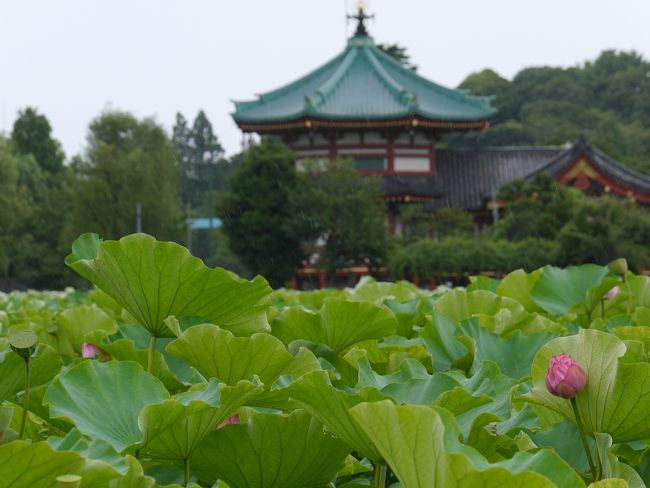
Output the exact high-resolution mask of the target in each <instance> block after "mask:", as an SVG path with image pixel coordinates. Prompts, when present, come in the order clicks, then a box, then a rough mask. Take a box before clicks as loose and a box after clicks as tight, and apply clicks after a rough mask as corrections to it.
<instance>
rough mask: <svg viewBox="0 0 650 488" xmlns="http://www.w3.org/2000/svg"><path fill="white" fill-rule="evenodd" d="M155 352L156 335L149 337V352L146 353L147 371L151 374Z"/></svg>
mask: <svg viewBox="0 0 650 488" xmlns="http://www.w3.org/2000/svg"><path fill="white" fill-rule="evenodd" d="M155 352H156V336H153V335H152V336H151V339H149V354H148V355H147V373H151V374H153V359H154V353H155Z"/></svg>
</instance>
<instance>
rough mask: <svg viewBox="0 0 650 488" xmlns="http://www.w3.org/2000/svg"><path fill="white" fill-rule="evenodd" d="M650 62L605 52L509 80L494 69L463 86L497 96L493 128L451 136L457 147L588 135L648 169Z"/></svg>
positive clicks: (633, 54)
mask: <svg viewBox="0 0 650 488" xmlns="http://www.w3.org/2000/svg"><path fill="white" fill-rule="evenodd" d="M649 73H650V62H649V61H647V60H646V59H644V58H643V57H642V56H641V55H640V54H639V53H636V52H634V51H630V52H620V51H611V50H610V51H603V53H601V55H600V56H599V57H598V58H597V59H596V60H595V61H590V62H586V63H585V64H583V65H579V66H574V67H570V68H556V67H549V66H541V67H530V68H525V69H522V70H521V71H520V72H519V73H517V74H516V75H515V77H514V78H513V79H512V81H508V80H506V79H505V78H503V77H502V76H500V75H499V74H498V73H496V72H495V71H493V70H491V69H486V70H483V71H481V72H479V73H473V74H471V75H469V76H468V77H467V78H466V79H465V80H464V81H463V82H462V83H461V84H460V86H459V88H464V89H469V90H470V91H471V92H472V94H474V95H493V96H495V99H494V100H493V105H494V106H495V107H496V108H497V109H498V112H497V114H496V115H495V116H494V117H493V119H492V121H491V122H492V126H491V127H490V129H488V130H486V131H481V132H471V133H467V134H454V135H451V136H448V137H447V139H446V143H447V144H448V145H449V146H452V147H468V146H469V147H475V146H490V145H503V146H510V145H561V144H564V143H566V142H569V141H573V140H575V139H577V138H578V137H579V136H580V135H585V136H586V137H587V139H588V140H589V141H590V142H591V143H593V144H595V145H596V146H598V147H600V148H601V149H603V150H604V151H606V152H607V153H608V154H610V155H611V156H613V157H614V158H616V159H618V160H620V161H622V162H624V163H625V164H627V165H629V166H630V167H632V168H633V169H636V170H638V171H641V172H644V173H646V174H650V75H649Z"/></svg>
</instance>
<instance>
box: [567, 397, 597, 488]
mask: <svg viewBox="0 0 650 488" xmlns="http://www.w3.org/2000/svg"><path fill="white" fill-rule="evenodd" d="M571 406H572V407H573V413H574V415H575V417H576V424H577V425H578V432H580V440H581V441H582V447H584V449H585V453H586V454H587V461H588V462H589V469H591V475H592V476H593V478H594V482H595V481H600V474H599V472H598V471H596V467H595V465H594V459H593V458H592V457H591V449H589V444H588V443H587V436H586V435H585V431H584V428H583V427H582V417H581V416H580V410H578V404H577V402H576V399H575V397H573V398H572V399H571ZM596 457H598V456H597V455H596ZM598 464H600V459H598Z"/></svg>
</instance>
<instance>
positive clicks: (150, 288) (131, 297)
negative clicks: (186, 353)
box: [65, 234, 271, 337]
mask: <svg viewBox="0 0 650 488" xmlns="http://www.w3.org/2000/svg"><path fill="white" fill-rule="evenodd" d="M65 262H66V264H67V265H68V266H70V267H71V268H72V269H73V270H75V271H76V272H77V273H79V274H80V275H81V276H83V277H84V278H86V279H87V280H89V281H91V282H92V283H93V284H94V285H95V286H97V287H98V288H99V289H101V290H103V291H104V292H106V293H107V294H108V295H110V296H111V297H112V298H113V299H115V301H117V302H118V303H119V304H120V305H121V306H122V307H124V308H125V309H126V310H127V311H128V312H129V313H130V314H131V315H133V317H135V318H136V319H137V320H138V321H139V322H140V323H141V324H142V325H144V327H145V328H146V329H147V330H148V331H149V332H150V333H151V334H152V335H154V336H157V337H171V336H173V334H172V332H171V331H170V330H169V328H168V327H167V326H166V325H165V324H164V323H163V321H164V320H165V319H166V318H167V317H169V316H170V315H172V316H175V317H190V316H196V317H202V318H204V319H206V320H207V321H209V322H212V323H215V324H218V325H220V326H221V327H224V328H227V329H229V330H231V331H233V332H234V333H236V334H239V335H246V334H250V333H252V332H255V331H258V330H264V329H268V324H267V321H266V315H265V312H266V309H267V308H268V307H269V305H270V299H269V297H268V294H269V293H270V292H271V288H270V287H269V284H268V283H267V281H266V280H265V279H264V278H261V277H256V278H255V279H254V280H253V281H246V280H244V279H241V278H239V277H237V276H236V275H235V274H233V273H231V272H229V271H226V270H224V269H221V268H217V269H211V268H209V267H207V266H205V264H203V262H202V261H201V260H200V259H198V258H196V257H194V256H192V255H191V254H190V253H189V251H188V250H187V249H185V248H184V247H183V246H180V245H178V244H176V243H173V242H160V241H157V240H156V239H154V238H153V237H151V236H149V235H146V234H133V235H130V236H126V237H123V238H122V239H120V240H119V241H103V242H102V241H101V240H100V239H99V237H98V236H97V235H96V234H84V235H82V236H81V237H79V238H78V239H77V240H76V241H75V242H74V243H73V244H72V254H70V255H69V256H68V257H67V258H66V259H65Z"/></svg>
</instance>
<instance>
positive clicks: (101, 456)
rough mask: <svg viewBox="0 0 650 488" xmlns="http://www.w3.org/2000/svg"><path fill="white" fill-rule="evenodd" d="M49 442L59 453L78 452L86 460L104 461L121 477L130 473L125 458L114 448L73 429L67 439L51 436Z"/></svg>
mask: <svg viewBox="0 0 650 488" xmlns="http://www.w3.org/2000/svg"><path fill="white" fill-rule="evenodd" d="M47 442H49V444H50V445H51V446H52V447H53V448H54V449H56V450H57V451H61V452H63V451H71V452H77V453H79V454H80V455H81V456H83V457H84V458H86V459H91V460H93V461H102V462H104V463H106V464H108V465H110V466H112V467H113V469H115V471H117V472H118V473H120V474H121V475H124V474H126V473H127V471H128V469H129V468H128V466H127V464H126V463H125V462H124V458H123V457H122V456H120V454H119V453H118V452H117V451H116V450H115V448H114V447H113V446H111V445H110V444H109V443H107V442H105V441H103V440H101V439H90V438H88V437H85V436H84V435H82V434H81V432H79V430H78V429H76V428H73V429H71V430H70V432H68V433H67V434H66V436H65V437H56V436H50V437H48V439H47Z"/></svg>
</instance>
